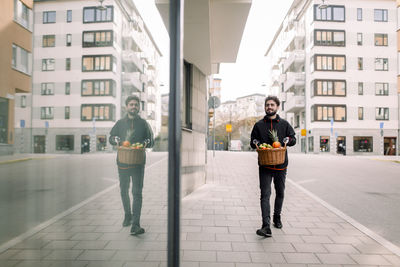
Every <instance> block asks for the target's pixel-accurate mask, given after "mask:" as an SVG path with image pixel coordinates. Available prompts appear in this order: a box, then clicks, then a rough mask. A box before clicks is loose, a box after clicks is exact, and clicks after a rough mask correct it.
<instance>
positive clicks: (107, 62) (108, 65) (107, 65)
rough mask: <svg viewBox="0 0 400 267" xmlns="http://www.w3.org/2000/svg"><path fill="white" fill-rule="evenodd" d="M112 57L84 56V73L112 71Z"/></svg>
mask: <svg viewBox="0 0 400 267" xmlns="http://www.w3.org/2000/svg"><path fill="white" fill-rule="evenodd" d="M112 69H113V56H112V55H96V56H82V71H112Z"/></svg>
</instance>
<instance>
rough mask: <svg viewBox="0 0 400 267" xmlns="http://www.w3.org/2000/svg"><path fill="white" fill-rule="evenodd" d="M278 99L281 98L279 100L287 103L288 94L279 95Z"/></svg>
mask: <svg viewBox="0 0 400 267" xmlns="http://www.w3.org/2000/svg"><path fill="white" fill-rule="evenodd" d="M278 97H279V99H280V100H281V101H286V93H282V92H281V93H279V95H278Z"/></svg>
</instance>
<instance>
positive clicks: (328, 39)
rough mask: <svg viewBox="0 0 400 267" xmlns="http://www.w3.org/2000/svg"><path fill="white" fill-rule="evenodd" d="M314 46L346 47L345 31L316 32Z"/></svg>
mask: <svg viewBox="0 0 400 267" xmlns="http://www.w3.org/2000/svg"><path fill="white" fill-rule="evenodd" d="M314 45H319V46H346V41H345V31H334V30H314Z"/></svg>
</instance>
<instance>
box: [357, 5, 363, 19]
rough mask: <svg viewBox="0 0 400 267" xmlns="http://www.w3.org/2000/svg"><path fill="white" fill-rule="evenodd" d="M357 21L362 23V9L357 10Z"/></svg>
mask: <svg viewBox="0 0 400 267" xmlns="http://www.w3.org/2000/svg"><path fill="white" fill-rule="evenodd" d="M357 20H358V21H362V20H363V10H362V8H357Z"/></svg>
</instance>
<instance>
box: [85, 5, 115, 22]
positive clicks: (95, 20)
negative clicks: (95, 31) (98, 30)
mask: <svg viewBox="0 0 400 267" xmlns="http://www.w3.org/2000/svg"><path fill="white" fill-rule="evenodd" d="M105 8H106V16H105V17H106V19H104V20H103V19H98V18H97V17H98V16H99V13H98V12H99V9H98V7H97V6H91V7H84V8H83V14H82V22H83V23H84V24H85V23H104V22H113V21H114V7H113V6H105ZM109 10H111V14H107V12H108V11H109ZM87 11H93V12H94V13H93V20H85V19H86V12H87ZM100 15H101V14H100ZM108 16H110V17H109V18H108V19H107V17H108Z"/></svg>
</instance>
